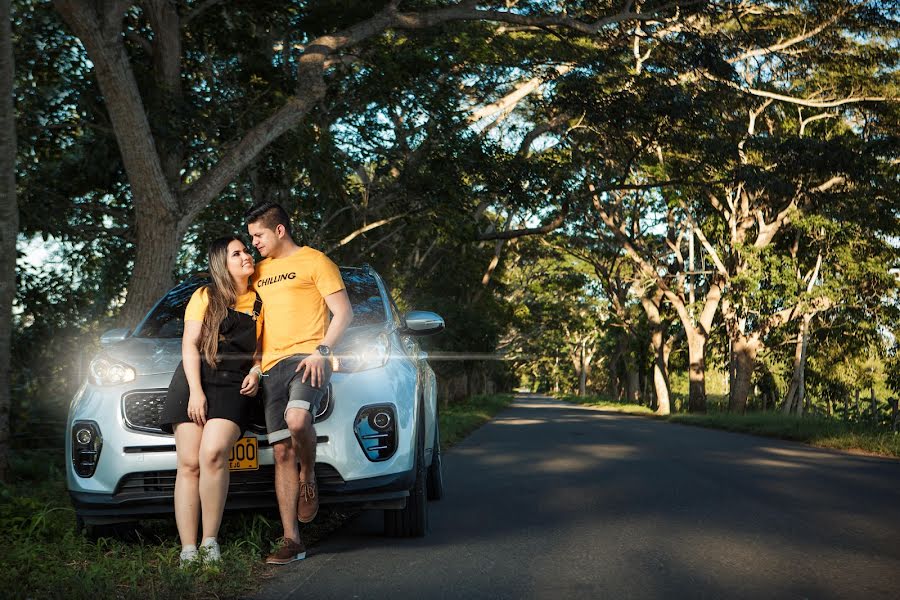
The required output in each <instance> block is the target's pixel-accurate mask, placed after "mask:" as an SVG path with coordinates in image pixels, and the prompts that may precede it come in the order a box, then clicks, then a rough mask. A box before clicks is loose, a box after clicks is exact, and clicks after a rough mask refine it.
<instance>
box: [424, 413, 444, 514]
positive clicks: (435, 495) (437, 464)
mask: <svg viewBox="0 0 900 600" xmlns="http://www.w3.org/2000/svg"><path fill="white" fill-rule="evenodd" d="M433 448H434V449H433V450H432V451H431V466H429V467H428V486H427V487H428V499H429V500H440V499H441V498H443V497H444V470H443V464H442V463H441V432H440V429H439V428H438V424H437V423H435V424H434V447H433Z"/></svg>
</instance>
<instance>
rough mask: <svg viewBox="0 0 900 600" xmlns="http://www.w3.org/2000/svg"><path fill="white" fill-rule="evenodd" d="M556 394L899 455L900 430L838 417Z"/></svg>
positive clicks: (680, 420)
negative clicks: (666, 407)
mask: <svg viewBox="0 0 900 600" xmlns="http://www.w3.org/2000/svg"><path fill="white" fill-rule="evenodd" d="M557 398H559V399H560V400H565V401H567V402H573V403H576V404H583V405H586V406H592V407H596V408H601V409H603V410H610V411H616V412H622V413H628V414H634V415H645V416H653V417H655V418H658V419H662V420H667V421H671V422H673V423H681V424H684V425H695V426H698V427H709V428H712V429H724V430H726V431H736V432H740V433H749V434H751V435H759V436H764V437H772V438H778V439H782V440H794V441H798V442H804V443H806V444H810V445H811V446H817V447H819V448H832V449H835V450H848V451H852V452H862V453H866V454H875V455H878V456H890V457H896V458H900V433H894V432H891V431H885V430H883V429H875V428H873V427H867V426H864V425H859V424H854V423H846V422H844V421H841V420H838V419H828V418H823V417H815V416H806V417H796V416H785V415H782V414H780V413H772V412H765V413H762V412H756V413H747V414H744V415H735V414H730V413H726V412H710V413H707V414H703V415H694V414H683V413H682V414H673V415H669V416H665V417H660V416H657V415H656V414H655V413H654V412H653V411H652V410H651V409H649V408H647V407H646V406H641V405H637V404H624V403H620V402H615V401H611V400H609V399H607V398H603V397H600V396H586V397H584V398H580V397H578V396H571V395H557Z"/></svg>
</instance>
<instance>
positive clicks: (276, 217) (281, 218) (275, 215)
mask: <svg viewBox="0 0 900 600" xmlns="http://www.w3.org/2000/svg"><path fill="white" fill-rule="evenodd" d="M244 220H245V221H246V222H247V225H249V224H250V223H259V224H261V225H262V226H263V227H265V228H266V229H271V230H272V231H275V228H276V227H278V226H279V225H284V231H285V233H286V234H287V235H288V237H290V238H293V236H292V235H291V218H290V217H289V216H288V214H287V211H286V210H284V208H282V206H281V205H280V204H278V203H277V202H268V201H264V202H257V203H256V204H254V205H253V206H251V207H250V210H248V211H247V212H245V213H244Z"/></svg>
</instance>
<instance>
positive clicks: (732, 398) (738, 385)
mask: <svg viewBox="0 0 900 600" xmlns="http://www.w3.org/2000/svg"><path fill="white" fill-rule="evenodd" d="M760 346H762V341H761V340H760V339H759V338H758V337H757V336H755V335H750V336H745V335H743V334H740V333H738V334H737V335H736V336H735V338H733V339H732V351H733V354H734V367H735V368H734V385H733V386H732V388H731V394H730V395H729V398H728V411H729V412H734V413H739V414H743V413H744V412H745V411H746V410H747V399H748V398H749V397H750V387H751V385H752V383H753V370H754V368H755V367H756V356H757V354H758V353H759V349H760Z"/></svg>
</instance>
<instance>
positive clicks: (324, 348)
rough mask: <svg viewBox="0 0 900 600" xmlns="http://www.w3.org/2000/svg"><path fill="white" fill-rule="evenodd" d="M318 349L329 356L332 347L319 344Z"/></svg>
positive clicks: (323, 354) (320, 352)
mask: <svg viewBox="0 0 900 600" xmlns="http://www.w3.org/2000/svg"><path fill="white" fill-rule="evenodd" d="M316 349H317V350H318V351H319V354H321V355H322V356H328V355H329V354H331V348H329V347H328V346H319V347H318V348H316Z"/></svg>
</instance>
